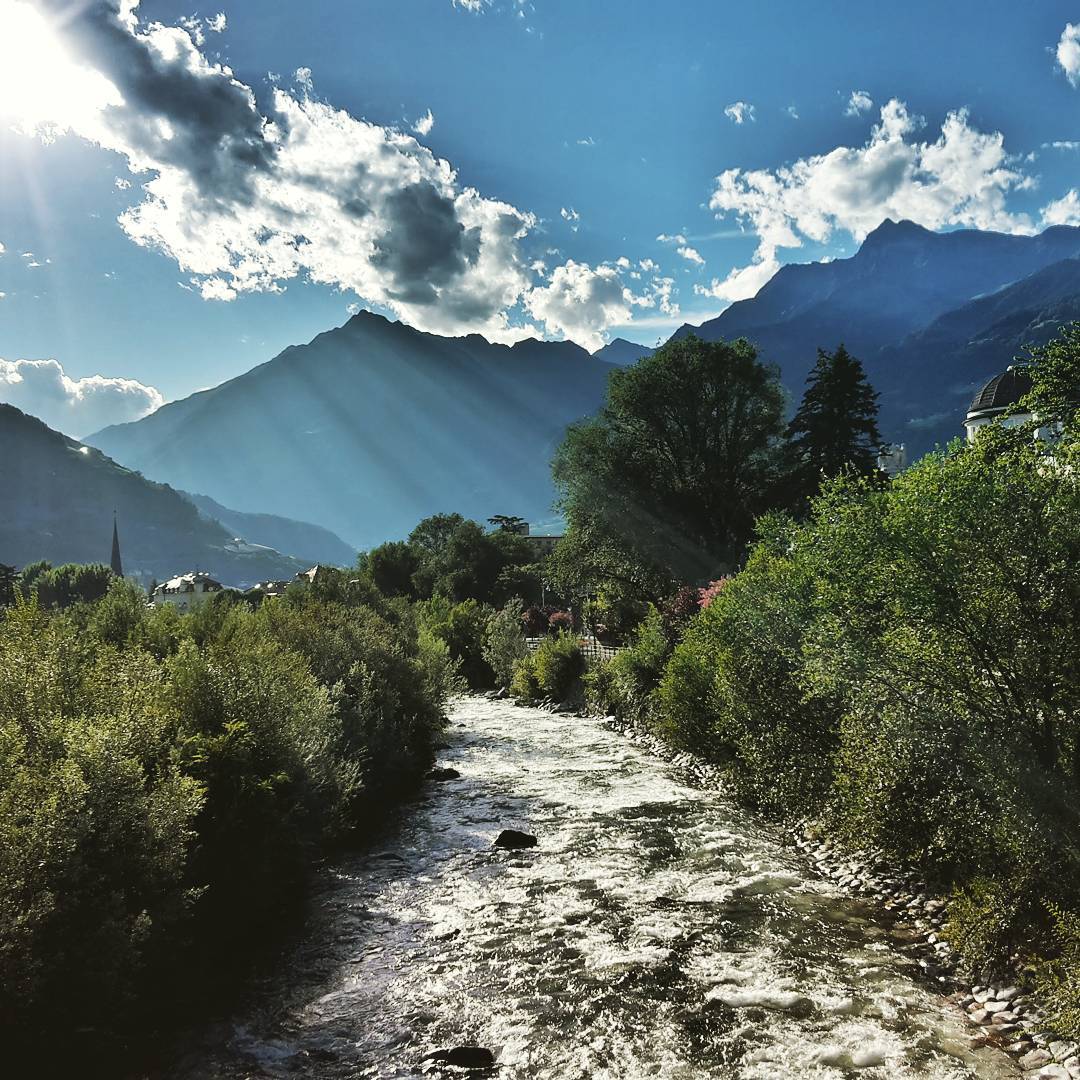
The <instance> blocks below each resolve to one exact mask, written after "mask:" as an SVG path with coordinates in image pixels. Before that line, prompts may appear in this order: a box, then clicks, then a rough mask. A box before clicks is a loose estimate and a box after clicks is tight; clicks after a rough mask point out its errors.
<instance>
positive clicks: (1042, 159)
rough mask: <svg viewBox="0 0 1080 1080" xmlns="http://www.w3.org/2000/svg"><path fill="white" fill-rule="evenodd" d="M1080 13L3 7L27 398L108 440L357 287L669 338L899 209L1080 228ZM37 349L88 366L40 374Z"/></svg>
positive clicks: (497, 333)
mask: <svg viewBox="0 0 1080 1080" xmlns="http://www.w3.org/2000/svg"><path fill="white" fill-rule="evenodd" d="M31 6H32V7H33V8H34V11H35V16H34V18H33V19H31V18H28V17H27V16H26V9H27V8H29V7H31ZM42 12H44V16H42ZM219 13H220V14H221V15H223V16H224V18H219V17H218V15H219ZM42 17H43V18H44V20H45V23H46V24H47V26H46V29H45V30H43V29H42V25H40V21H41V18H42ZM35 20H37V21H35ZM1074 21H1075V22H1076V23H1078V24H1080V5H1075V4H1073V5H1070V4H1065V3H1056V2H1034V3H1031V4H1016V3H1015V2H1009V3H1004V2H1000V3H999V2H994V3H986V2H982V3H949V4H941V3H934V4H930V3H921V2H913V3H905V4H902V5H885V4H876V5H866V4H854V3H815V4H812V5H811V4H806V3H795V2H791V3H764V2H763V3H755V4H745V3H743V4H728V3H719V2H704V0H683V2H679V0H671V2H668V3H663V4H660V3H652V2H648V3H647V2H644V0H530V2H526V3H519V2H518V0H492V2H491V3H485V2H483V0H479V2H473V3H457V4H455V3H453V2H452V0H309V2H306V3H303V4H300V3H293V2H285V0H281V2H273V0H213V2H212V3H211V4H209V6H205V5H204V4H203V3H202V2H201V0H197V2H181V3H176V2H173V0H143V2H142V3H141V4H138V3H135V4H133V3H132V2H131V0H126V2H125V0H111V2H110V0H101V2H100V3H96V4H92V5H87V4H86V3H85V2H83V3H81V4H79V3H73V2H72V0H39V2H36V3H34V4H33V5H31V4H30V3H29V0H0V71H4V72H7V74H6V75H5V74H0V244H2V245H3V249H4V250H3V254H2V255H0V293H2V294H3V296H2V298H0V357H2V358H4V362H6V364H7V367H6V369H5V368H4V367H2V366H0V399H4V398H5V397H6V398H7V399H8V400H14V401H15V402H16V403H17V404H19V403H22V404H26V403H28V402H29V403H32V402H33V401H34V400H36V399H35V398H34V397H33V394H39V395H41V396H42V402H43V403H42V405H41V408H40V409H39V412H41V413H42V415H44V414H45V413H46V412H47V411H48V409H49V408H50V407H52V408H53V410H54V413H55V415H56V416H60V415H64V410H65V409H66V410H67V412H68V413H70V414H71V419H70V420H69V421H68V423H67V426H66V428H65V430H69V429H70V430H71V431H72V433H74V434H86V433H88V432H89V430H92V427H87V426H86V425H88V424H99V422H101V421H104V422H107V421H108V420H109V419H113V418H124V417H126V416H127V415H129V414H132V412H133V411H134V412H136V413H137V412H138V411H144V410H145V408H148V407H150V405H152V404H154V403H156V401H158V400H160V398H161V397H164V398H165V399H170V398H175V397H179V396H183V395H185V394H187V393H190V392H192V391H193V390H196V389H199V388H202V387H205V386H209V385H213V384H216V383H218V382H221V381H222V380H223V379H226V378H229V377H232V376H234V375H237V374H239V373H241V372H243V371H245V370H247V369H248V368H250V367H252V366H254V365H255V364H257V363H260V362H262V361H264V360H266V359H269V358H270V357H271V356H272V355H274V354H275V353H277V352H278V351H280V350H281V349H282V348H284V347H285V346H287V345H289V344H292V343H295V342H299V341H306V340H308V339H310V338H311V337H312V336H314V335H315V334H316V333H318V332H320V331H322V330H325V329H328V328H330V327H331V326H334V325H337V324H339V323H341V322H342V321H344V320H345V319H346V318H347V317H348V313H349V310H350V305H353V306H355V305H360V306H364V307H372V308H373V309H374V310H378V311H382V312H384V313H388V314H392V315H394V316H395V317H401V318H403V319H404V320H405V321H408V322H412V323H414V324H416V325H420V326H421V327H422V328H424V329H430V330H433V331H435V332H444V333H467V332H469V331H471V330H477V331H479V332H483V333H487V334H488V335H489V336H492V337H501V338H502V339H504V340H512V339H513V338H514V337H517V336H521V335H523V334H529V333H534V334H540V335H544V336H549V337H555V338H558V337H562V336H569V337H573V338H574V339H575V340H578V341H581V342H582V343H583V344H585V345H586V346H587V347H590V348H594V347H596V346H597V345H598V344H600V343H601V342H602V341H603V340H605V339H606V338H608V337H611V336H615V335H620V336H624V337H629V338H632V339H635V340H638V341H643V342H646V343H649V344H652V343H655V342H656V341H657V340H658V339H660V338H662V337H666V336H667V335H668V334H669V333H670V332H671V330H673V329H674V328H675V327H677V326H678V325H680V324H681V323H682V322H684V321H689V322H700V321H702V320H703V319H704V318H707V317H710V316H712V315H715V314H716V313H717V312H719V311H720V310H722V308H723V307H724V306H726V304H727V303H729V302H730V301H731V300H732V299H736V298H738V297H740V296H743V295H750V294H752V292H753V291H754V290H755V289H756V288H757V287H758V286H760V284H761V283H762V282H763V281H764V280H766V279H767V277H768V276H769V274H770V273H771V272H773V270H774V269H775V267H776V266H777V265H779V264H781V263H783V262H789V261H806V260H810V259H818V258H822V257H836V256H842V255H844V254H850V253H851V252H852V251H853V250H854V249H855V248H856V247H857V245H858V242H859V240H860V239H861V237H862V235H864V234H865V232H866V231H869V229H871V228H873V227H874V225H875V224H877V223H878V222H879V221H880V220H881V218H882V217H884V216H911V217H914V218H916V219H917V220H921V221H922V222H923V223H924V224H927V225H928V226H930V227H934V228H954V227H959V226H964V225H975V226H978V227H991V228H1002V229H1006V230H1015V231H1033V230H1038V229H1039V228H1042V227H1044V226H1045V225H1046V224H1052V223H1080V199H1078V197H1077V195H1076V194H1075V189H1076V187H1077V186H1078V180H1077V175H1076V174H1077V166H1078V163H1080V113H1078V107H1080V89H1077V87H1076V86H1075V85H1074V81H1075V80H1080V29H1075V32H1072V30H1071V29H1070V28H1071V27H1073V22H1074ZM5 22H6V25H5ZM106 22H107V23H108V24H109V26H110V27H111V29H112V31H114V32H113V33H112V34H111V36H110V35H109V34H105V33H103V30H102V27H103V26H104V24H105V23H106ZM119 36H124V40H123V41H120V42H119V44H117V41H118V38H119ZM178 42H179V45H178V44H177V43H178ZM5 49H6V53H5ZM178 49H179V52H178V51H177V50H178ZM143 56H149V57H151V58H152V64H151V68H152V70H151V73H150V77H148V79H147V80H146V81H145V82H143V83H138V82H136V81H130V82H125V81H124V80H125V79H129V78H130V75H129V72H130V70H131V68H132V58H133V57H136V58H138V57H143ZM193 58H195V59H193ZM196 60H197V63H196ZM222 64H224V65H227V66H228V68H229V69H230V70H231V76H230V75H229V74H228V73H223V72H222V70H221V68H220V66H218V65H222ZM196 67H197V68H198V70H195V68H196ZM298 70H299V71H300V72H301V74H300V76H299V77H297V75H296V72H297V71H298ZM88 73H89V74H88ZM87 79H89V80H90V81H89V82H87V81H85V80H87ZM95 80H96V81H95ZM170 80H172V81H170ZM173 84H175V86H176V90H175V93H174V92H173V90H172V86H173ZM103 86H104V87H105V89H102V87H103ZM110 87H111V88H110ZM275 94H276V95H278V96H277V97H275ZM215 95H216V96H215ZM245 95H247V96H245ZM98 96H100V101H98ZM204 99H205V100H204ZM162 101H165V102H166V104H165V105H162ZM179 101H190V102H191V103H192V105H191V108H190V109H188V110H187V111H183V112H181V111H178V108H177V106H176V105H175V102H179ZM87 103H90V105H89V106H88V104H87ZM91 106H92V107H91ZM883 109H884V110H885V112H884V113H883V112H882V110H883ZM959 110H966V112H964V113H959V112H958V111H959ZM429 111H430V118H431V123H430V124H429V123H423V122H421V121H422V119H423V118H427V117H428V116H429ZM950 115H951V117H952V119H951V120H950V119H949V117H950ZM226 116H227V117H228V119H227V120H226V119H223V117H226ZM252 118H254V119H252ZM264 119H269V120H271V121H272V122H273V123H274V125H275V129H274V130H275V132H276V134H271V135H267V133H266V129H265V128H262V129H260V130H257V128H258V125H259V124H261V123H262V122H263V120H264ZM740 121H741V122H740ZM361 122H366V124H363V125H362V126H361ZM233 123H235V124H236V125H239V126H238V127H237V128H236V129H235V130H231V129H229V127H228V125H229V124H233ZM185 125H189V127H190V130H188V129H187V128H185ZM943 125H945V132H944V133H943ZM13 127H15V128H17V129H18V130H12V128H13ZM166 128H167V130H168V135H167V137H164V138H163V137H162V135H161V132H162V131H163V130H165V129H166ZM875 128H876V132H877V133H876V134H875ZM43 131H44V132H46V133H47V134H48V135H49V138H48V140H47V141H42V138H41V135H42V132H43ZM189 135H190V138H188V136H189ZM413 138H415V140H416V141H415V142H413V141H412V140H413ZM214 140H219V145H220V147H224V148H225V149H221V150H220V152H215V153H214V154H212V155H211V154H208V152H207V151H206V148H207V147H208V146H210V145H211V144H214ZM245 140H246V141H245ZM1055 143H1057V144H1064V145H1058V146H1056V147H1055V146H1054V145H1053V144H1055ZM241 144H242V145H243V146H245V147H246V148H247V150H246V151H245V152H246V153H249V154H251V155H255V157H256V158H257V159H258V161H259V162H261V163H262V164H255V165H248V164H245V162H247V160H248V159H247V158H245V157H244V156H243V154H240V153H238V152H236V150H235V148H236V146H237V145H241ZM1069 144H1075V145H1069ZM429 151H430V152H429ZM441 161H445V162H447V163H449V165H448V168H447V167H445V166H442V165H440V164H439V163H440V162H441ZM132 167H134V169H135V170H136V171H132ZM448 169H452V170H453V175H451V174H450V173H449V171H448ZM252 176H254V177H255V180H251V177H252ZM724 176H726V179H725V180H718V178H720V177H724ZM118 180H119V181H120V184H119V186H118V184H117V181H118ZM155 181H157V183H158V184H159V185H164V189H167V190H164V189H163V190H164V194H162V191H161V190H159V191H157V192H156V193H155V192H154V189H153V182H155ZM147 183H151V189H150V191H149V192H148V191H147V190H145V189H144V185H146V184H147ZM470 192H472V193H471V194H470ZM1070 192H1072V194H1071V195H1070ZM146 204H152V205H149V206H148V205H146ZM132 211H134V214H132V213H131V212H132ZM125 212H128V217H127V218H126V223H125V224H123V225H121V224H120V223H118V220H117V219H118V217H120V216H121V215H123V214H125ZM660 237H664V238H666V239H659V238H660ZM431 267H434V269H430V268H431ZM312 278H315V279H318V280H317V281H312V280H311V279H312ZM41 358H55V359H56V360H57V361H58V363H59V365H62V368H63V372H64V375H63V376H61V375H60V373H59V367H57V366H56V365H51V366H45V365H37V366H35V367H33V368H31V367H29V366H26V365H23V366H19V367H15V366H13V364H14V362H17V361H19V360H24V359H41ZM5 370H6V371H7V376H6V379H7V382H6V383H5V381H4V380H5V374H4V372H5ZM91 376H101V377H102V379H101V380H99V381H98V382H97V383H94V384H91V383H85V384H81V383H79V382H78V380H83V379H87V378H88V377H91ZM118 380H132V381H133V382H134V383H137V384H139V385H141V386H143V387H148V388H154V390H155V392H156V393H157V394H158V395H159V396H158V397H154V396H153V395H152V394H151V393H150V391H149V390H146V391H143V390H139V389H138V388H137V387H136V386H135V385H129V384H123V383H121V382H119V381H118ZM5 386H6V387H7V389H6V391H5ZM20 394H21V395H22V397H20V396H19V395H20ZM49 395H51V397H49ZM46 399H48V400H46ZM49 401H51V402H52V405H51V406H50V405H49V403H48V402H49ZM57 410H59V411H57ZM45 418H46V419H49V420H52V419H53V414H49V415H47V416H46V417H45ZM77 428H81V430H76V429H77Z"/></svg>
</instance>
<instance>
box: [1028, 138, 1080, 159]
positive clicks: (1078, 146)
mask: <svg viewBox="0 0 1080 1080" xmlns="http://www.w3.org/2000/svg"><path fill="white" fill-rule="evenodd" d="M1042 149H1043V150H1080V141H1078V140H1076V139H1055V140H1054V141H1053V142H1044V143H1043V144H1042ZM1028 156H1029V158H1030V160H1032V161H1034V160H1035V155H1034V154H1029V155H1028Z"/></svg>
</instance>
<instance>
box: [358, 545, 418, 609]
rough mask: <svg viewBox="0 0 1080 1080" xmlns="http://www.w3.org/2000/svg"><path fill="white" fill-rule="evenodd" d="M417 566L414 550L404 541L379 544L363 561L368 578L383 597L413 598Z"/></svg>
mask: <svg viewBox="0 0 1080 1080" xmlns="http://www.w3.org/2000/svg"><path fill="white" fill-rule="evenodd" d="M419 566H420V558H419V556H418V555H417V553H416V550H415V549H414V548H413V546H412V545H411V544H408V543H406V542H405V541H404V540H391V541H389V542H388V543H385V544H380V545H379V546H378V547H377V548H373V549H372V550H371V551H369V552H368V555H367V558H366V560H365V567H366V570H367V574H368V576H369V577H370V578H371V581H372V583H373V584H374V585H375V587H376V588H377V589H378V590H379V592H381V593H382V594H383V595H384V596H415V594H416V593H415V588H414V586H413V574H415V573H416V571H417V569H419Z"/></svg>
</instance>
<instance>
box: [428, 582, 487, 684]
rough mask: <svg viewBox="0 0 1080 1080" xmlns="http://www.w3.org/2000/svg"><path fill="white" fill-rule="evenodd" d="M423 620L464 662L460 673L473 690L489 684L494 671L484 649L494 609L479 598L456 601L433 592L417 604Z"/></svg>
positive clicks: (452, 653)
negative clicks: (429, 596) (482, 602)
mask: <svg viewBox="0 0 1080 1080" xmlns="http://www.w3.org/2000/svg"><path fill="white" fill-rule="evenodd" d="M417 612H418V614H419V619H420V624H421V625H422V626H426V627H427V628H428V629H429V630H430V631H431V632H432V633H433V634H434V635H435V636H436V637H437V638H439V639H440V640H442V641H444V642H446V646H447V648H448V649H449V650H450V655H451V656H452V657H453V658H454V659H455V660H457V661H458V662H459V663H460V665H461V674H462V675H463V676H464V678H465V681H466V682H467V683H468V685H469V686H470V687H471V688H472V689H473V690H484V689H488V688H490V687H491V686H492V685H493V684H494V682H495V673H494V671H493V670H492V667H491V664H490V663H488V661H487V659H486V657H485V655H484V650H485V646H486V644H487V627H488V620H489V618H490V616H491V609H490V608H489V607H486V606H485V605H483V604H480V603H479V602H477V601H476V600H471V599H470V600H462V601H461V602H459V603H456V604H455V603H454V602H453V601H451V600H448V599H447V598H446V597H444V596H434V597H432V598H431V599H430V600H422V601H420V603H418V604H417Z"/></svg>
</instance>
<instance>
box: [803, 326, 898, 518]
mask: <svg viewBox="0 0 1080 1080" xmlns="http://www.w3.org/2000/svg"><path fill="white" fill-rule="evenodd" d="M806 382H807V387H806V392H805V393H804V394H803V399H802V404H801V405H800V406H799V411H798V412H797V413H796V414H795V417H794V419H793V420H792V421H791V423H790V424H789V425H788V432H787V434H788V446H789V452H790V455H791V486H792V494H793V502H794V503H795V504H796V506H800V507H801V506H802V505H804V504H805V501H806V500H807V499H808V498H809V497H810V496H811V495H813V494H814V493H815V492H816V491H817V489H818V486H819V485H820V483H821V481H822V479H823V478H824V477H830V476H837V475H838V474H840V473H841V472H844V471H853V472H856V473H859V474H862V475H864V476H869V475H872V474H873V473H874V472H875V471H876V468H877V451H878V447H879V446H880V443H881V435H880V434H879V433H878V427H877V413H878V394H877V392H876V391H875V390H874V388H873V387H872V386H871V385H870V383H869V382H867V379H866V373H865V372H864V371H863V366H862V362H861V361H859V360H858V359H856V358H855V357H854V356H852V355H851V354H850V353H849V352H848V351H847V349H845V348H844V346H843V345H842V344H841V345H839V346H837V349H836V351H835V352H832V353H829V352H826V351H825V350H824V349H818V357H817V363H816V364H815V365H814V368H813V370H812V371H811V372H810V374H809V376H808V377H807V380H806Z"/></svg>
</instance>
